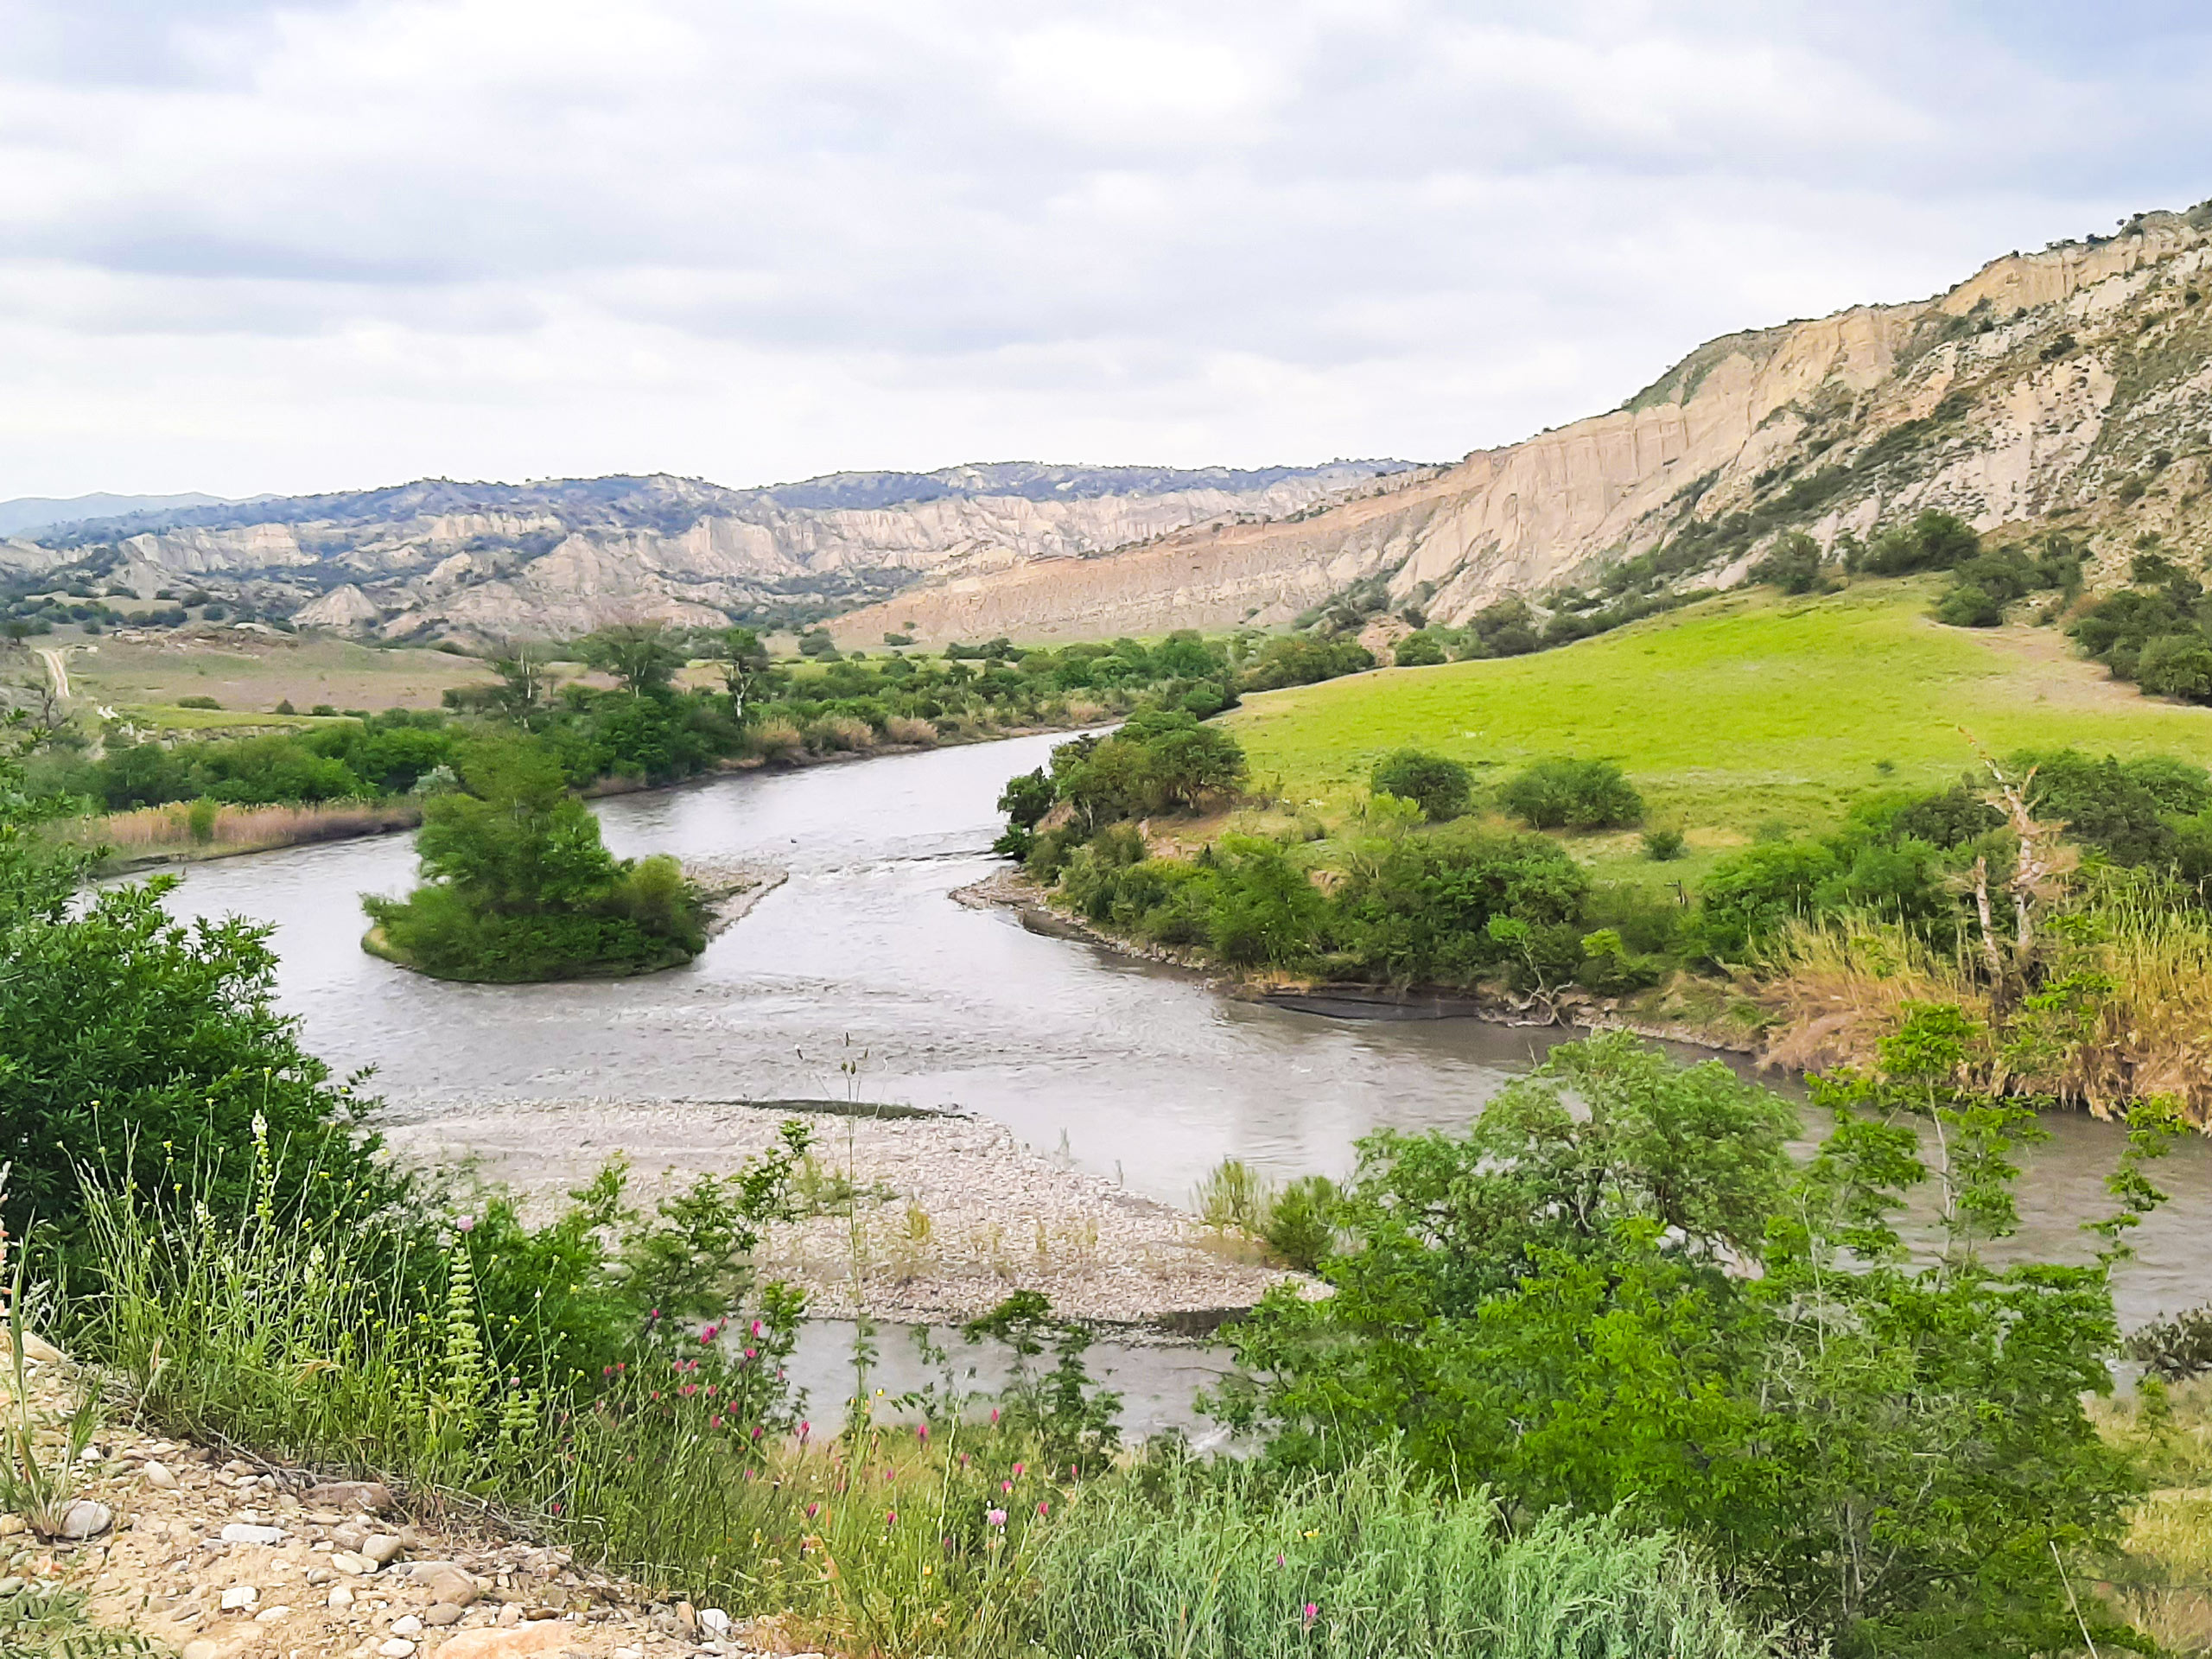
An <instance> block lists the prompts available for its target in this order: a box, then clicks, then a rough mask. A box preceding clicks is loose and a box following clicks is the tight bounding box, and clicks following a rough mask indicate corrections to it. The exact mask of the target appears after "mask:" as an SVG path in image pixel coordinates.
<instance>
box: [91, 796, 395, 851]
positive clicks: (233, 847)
mask: <svg viewBox="0 0 2212 1659" xmlns="http://www.w3.org/2000/svg"><path fill="white" fill-rule="evenodd" d="M422 821H423V809H422V806H421V804H420V803H418V802H416V801H411V800H394V801H325V802H318V803H315V804H307V805H301V804H275V805H269V806H232V805H229V804H224V803H221V802H216V801H207V800H199V801H173V802H171V803H169V804H168V805H166V806H144V807H140V808H138V809H137V810H134V811H129V812H111V813H108V814H106V815H105V816H104V817H88V818H79V819H75V820H73V821H72V822H71V823H69V824H68V826H67V828H66V829H65V830H64V833H65V835H66V836H67V838H68V839H69V840H71V841H72V842H75V843H76V844H78V845H79V846H85V847H96V848H101V849H105V850H106V851H107V852H108V853H109V854H110V855H111V856H114V857H117V858H143V857H148V856H150V855H156V854H161V853H179V852H181V853H188V854H195V855H200V856H207V855H213V854H218V853H245V852H260V851H264V850H266V849H270V848H274V847H295V846H300V845H302V844H304V843H307V842H318V841H345V840H349V839H351V838H353V836H374V835H382V834H384V833H385V831H387V830H392V829H411V828H413V827H414V826H415V825H416V824H418V823H421V822H422Z"/></svg>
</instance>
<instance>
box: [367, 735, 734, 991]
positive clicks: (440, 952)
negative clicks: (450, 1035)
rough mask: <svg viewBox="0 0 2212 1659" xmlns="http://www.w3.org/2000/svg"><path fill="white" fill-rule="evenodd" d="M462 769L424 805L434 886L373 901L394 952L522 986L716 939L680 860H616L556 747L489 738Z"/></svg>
mask: <svg viewBox="0 0 2212 1659" xmlns="http://www.w3.org/2000/svg"><path fill="white" fill-rule="evenodd" d="M458 771H459V775H460V779H461V784H462V785H463V787H462V788H461V790H459V791H454V792H453V793H451V794H446V795H440V796H437V797H435V798H433V799H432V800H431V801H430V803H429V805H428V806H427V807H426V808H425V810H424V813H423V829H422V832H421V834H420V835H419V836H417V837H416V852H417V854H418V855H419V856H420V858H421V861H422V874H423V878H424V885H423V886H422V887H417V888H416V890H415V892H414V893H411V894H410V896H409V897H408V898H407V899H404V900H394V899H378V898H370V899H365V900H364V901H363V902H364V905H365V908H366V909H367V911H368V913H369V916H370V918H371V919H372V921H373V922H374V923H375V924H376V928H377V931H378V934H379V935H380V936H381V938H382V941H383V948H384V949H385V950H386V951H388V952H389V953H390V954H391V955H392V956H394V957H397V959H398V960H400V961H402V962H404V963H407V964H408V965H409V966H410V967H414V968H418V969H421V970H422V971H423V972H424V973H428V974H432V975H435V976H437V977H439V978H442V979H465V980H487V981H498V982H514V981H524V980H542V979H563V978H574V977H576V976H581V975H586V974H594V973H634V972H640V971H644V970H647V969H655V968H664V967H668V966H670V965H671V964H672V963H677V962H683V961H688V960H689V959H690V958H691V957H696V956H697V955H698V954H699V952H700V951H701V950H703V949H704V948H705V946H706V936H705V933H704V931H703V927H702V915H701V912H700V907H699V906H698V903H697V901H696V899H695V898H694V897H693V895H692V893H691V892H690V888H689V887H688V886H687V884H686V883H685V881H684V880H683V872H682V870H681V869H680V868H678V867H677V863H676V861H675V860H674V859H671V858H667V857H656V858H648V859H645V860H642V861H635V862H632V861H617V860H615V859H614V858H613V855H610V854H609V853H608V852H607V849H606V848H605V846H604V845H602V844H601V841H600V834H599V820H598V819H597V818H596V817H593V816H592V812H591V810H590V809H589V808H588V807H587V806H586V805H585V804H583V803H582V801H580V800H577V799H576V798H574V797H573V796H571V795H570V794H569V792H568V789H567V785H566V782H565V780H564V779H563V776H562V773H561V771H560V767H559V765H558V763H557V762H556V760H554V758H553V755H552V753H551V751H550V749H549V748H547V747H545V746H543V745H542V744H540V743H537V742H536V741H532V740H530V739H523V738H517V739H510V740H507V741H503V742H499V741H494V742H484V743H479V744H477V745H475V746H474V747H471V748H469V749H468V750H467V751H465V752H464V753H462V755H461V757H460V766H459V767H458Z"/></svg>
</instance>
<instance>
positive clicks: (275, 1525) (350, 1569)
mask: <svg viewBox="0 0 2212 1659" xmlns="http://www.w3.org/2000/svg"><path fill="white" fill-rule="evenodd" d="M67 1370H68V1368H67V1364H66V1363H65V1362H60V1361H58V1360H51V1359H49V1360H44V1361H33V1362H31V1363H30V1365H29V1371H30V1380H31V1387H32V1393H33V1399H34V1403H35V1405H37V1406H39V1407H41V1408H44V1409H47V1410H50V1411H56V1412H58V1411H61V1410H65V1409H67V1407H68V1405H69V1403H70V1402H71V1400H72V1399H73V1387H72V1385H71V1383H70V1381H69V1378H68V1376H67ZM97 1450H98V1452H99V1454H100V1455H99V1460H98V1461H96V1462H93V1463H89V1464H88V1465H86V1478H85V1485H84V1496H83V1497H81V1498H80V1499H79V1503H78V1505H77V1508H78V1509H79V1510H97V1511H98V1516H87V1517H86V1518H87V1519H88V1520H91V1519H99V1520H102V1521H104V1522H105V1524H104V1525H102V1526H100V1527H99V1529H98V1531H97V1533H96V1534H95V1535H92V1536H90V1537H89V1538H87V1539H86V1540H84V1541H72V1540H69V1539H60V1540H55V1541H51V1542H45V1541H40V1540H39V1539H38V1538H37V1537H36V1536H35V1535H34V1534H32V1533H30V1532H29V1530H27V1529H25V1528H24V1526H23V1523H22V1518H21V1517H20V1516H12V1515H6V1516H0V1567H4V1571H5V1573H6V1574H7V1575H8V1576H9V1577H11V1578H20V1579H27V1580H37V1581H47V1582H53V1581H57V1580H59V1581H62V1582H66V1583H73V1584H75V1585H77V1586H80V1587H82V1588H83V1589H85V1590H86V1592H87V1593H88V1599H87V1603H86V1606H87V1611H89V1612H90V1614H91V1615H92V1618H94V1619H95V1620H96V1621H97V1622H98V1623H99V1624H103V1625H106V1626H109V1627H111V1628H127V1629H130V1630H136V1631H137V1632H138V1633H139V1634H141V1635H143V1636H145V1637H151V1638H152V1639H153V1640H154V1641H156V1642H157V1643H160V1644H161V1645H162V1649H165V1650H167V1651H168V1652H171V1653H174V1654H176V1655H179V1656H181V1659H309V1656H314V1659H323V1656H346V1659H370V1656H378V1659H520V1656H524V1655H532V1654H544V1655H553V1656H558V1655H574V1656H580V1659H675V1656H678V1655H714V1656H717V1659H742V1656H748V1655H752V1654H753V1653H755V1652H756V1651H758V1649H755V1648H754V1647H753V1646H752V1645H751V1644H750V1643H747V1640H746V1639H745V1636H746V1632H747V1626H744V1625H742V1624H737V1623H734V1622H733V1621H731V1620H729V1619H728V1618H726V1617H724V1616H723V1615H722V1614H721V1612H720V1611H719V1610H715V1609H708V1610H702V1611H694V1610H693V1609H692V1608H691V1607H690V1605H684V1604H677V1605H671V1604H667V1603H656V1602H653V1601H652V1600H651V1599H649V1598H648V1597H647V1596H646V1595H645V1593H643V1592H640V1591H639V1590H637V1589H636V1588H635V1587H633V1586H628V1585H625V1584H622V1583H620V1582H618V1581H616V1580H610V1579H607V1578H606V1577H604V1576H602V1575H600V1574H597V1573H590V1572H588V1571H586V1570H583V1569H582V1568H580V1567H577V1566H576V1564H575V1561H574V1560H573V1559H572V1558H571V1557H570V1555H569V1554H568V1552H566V1551H565V1550H563V1549H558V1548H549V1547H546V1546H544V1545H542V1544H539V1543H537V1542H534V1541H530V1540H527V1539H521V1538H515V1537H511V1536H505V1535H499V1534H498V1533H495V1532H492V1531H488V1530H485V1529H481V1528H480V1527H475V1528H470V1527H465V1526H463V1525H461V1524H460V1523H459V1522H454V1523H453V1524H445V1523H442V1522H440V1521H439V1520H438V1519H436V1518H435V1516H432V1515H430V1514H429V1512H427V1511H424V1512H420V1513H410V1510H409V1509H408V1508H407V1506H406V1505H405V1504H404V1503H401V1502H399V1501H398V1500H397V1499H396V1498H395V1497H394V1495H393V1494H392V1493H391V1491H388V1490H386V1489H385V1487H384V1486H383V1485H381V1484H378V1483H374V1482H344V1483H336V1484H321V1483H318V1482H317V1481H316V1479H315V1478H314V1477H313V1476H312V1475H310V1474H308V1473H307V1472H305V1471H299V1470H288V1469H283V1468H277V1467H274V1466H271V1465H264V1464H261V1463H257V1462H251V1461H247V1460H245V1459H233V1458H231V1457H230V1456H229V1455H228V1454H227V1453H226V1452H219V1451H216V1450H213V1449H210V1448H208V1447H205V1446H195V1445H192V1444H190V1443H188V1442H185V1441H180V1440H164V1439H162V1438H160V1437H159V1436H156V1435H152V1434H141V1433H136V1432H134V1431H132V1430H130V1429H129V1428H128V1427H120V1426H118V1427H116V1428H115V1429H114V1430H112V1431H111V1433H108V1434H106V1435H104V1436H103V1437H102V1439H101V1440H99V1442H98V1446H97ZM758 1639H761V1640H763V1641H765V1637H763V1638H758ZM6 1646H7V1644H6V1639H5V1637H4V1636H0V1650H5V1649H6ZM771 1650H774V1651H788V1650H789V1644H788V1643H780V1642H779V1643H773V1644H772V1647H771Z"/></svg>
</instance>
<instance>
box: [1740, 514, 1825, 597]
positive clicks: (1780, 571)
mask: <svg viewBox="0 0 2212 1659" xmlns="http://www.w3.org/2000/svg"><path fill="white" fill-rule="evenodd" d="M1751 580H1752V581H1753V582H1765V583H1767V584H1769V585H1770V586H1771V587H1776V588H1781V589H1782V591H1783V593H1785V594H1809V593H1811V592H1812V591H1813V590H1814V589H1815V588H1818V587H1819V586H1820V585H1821V544H1820V543H1818V542H1816V541H1815V540H1814V539H1813V538H1812V537H1809V536H1808V535H1807V534H1805V532H1804V531H1802V530H1793V531H1789V532H1788V533H1786V534H1784V535H1782V536H1778V537H1776V538H1775V543H1774V545H1773V546H1772V547H1771V548H1770V549H1768V550H1767V553H1766V556H1765V557H1764V558H1762V559H1761V560H1760V561H1759V562H1758V563H1757V564H1755V565H1753V566H1752V567H1751Z"/></svg>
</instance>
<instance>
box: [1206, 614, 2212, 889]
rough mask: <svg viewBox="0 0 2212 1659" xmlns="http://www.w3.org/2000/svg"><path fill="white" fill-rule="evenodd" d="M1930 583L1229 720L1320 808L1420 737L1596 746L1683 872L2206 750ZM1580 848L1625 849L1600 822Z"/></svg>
mask: <svg viewBox="0 0 2212 1659" xmlns="http://www.w3.org/2000/svg"><path fill="white" fill-rule="evenodd" d="M1931 593H1932V589H1931V588H1930V587H1929V583H1928V582H1927V581H1926V580H1925V579H1923V580H1921V581H1905V582H1863V583H1859V584H1857V585H1854V586H1853V587H1852V588H1849V589H1848V590H1847V591H1846V592H1844V593H1841V594H1831V595H1826V596H1821V597H1815V598H1805V599H1788V598H1784V597H1783V596H1782V595H1780V594H1777V593H1775V592H1773V591H1772V590H1771V589H1766V588H1760V589H1755V590H1747V591H1743V592H1738V593H1732V594H1725V595H1722V596H1719V597H1717V598H1715V599H1713V600H1711V601H1707V602H1705V603H1703V604H1700V605H1696V606H1694V607H1689V608H1688V609H1684V610H1681V611H1676V612H1674V613H1670V614H1669V615H1666V616H1662V617H1655V618H1652V619H1650V620H1647V621H1644V622H1641V623H1637V624H1635V625H1634V626H1630V627H1626V628H1623V629H1621V630H1619V631H1618V632H1613V633H1610V634H1605V635H1602V636H1600V637H1599V638H1597V639H1588V640H1585V641H1583V642H1581V643H1580V644H1577V645H1568V646H1566V647H1564V648H1561V649H1560V650H1556V651H1549V652H1541V653H1539V654H1537V655H1535V656H1529V657H1514V658H1497V659H1491V660H1486V661H1479V662H1468V663H1453V664H1447V665H1445V666H1441V667H1435V668H1409V669H1384V670H1380V671H1376V672H1374V673H1370V674H1362V675H1357V676H1355V677H1351V678H1347V679H1340V680H1332V681H1327V682H1325V683H1321V684H1319V685H1310V686H1301V687H1297V688H1295V689H1293V690H1284V691H1277V692H1269V693H1263V694H1260V695H1257V696H1251V697H1249V698H1248V699H1247V700H1246V701H1245V703H1244V705H1243V708H1242V709H1238V710H1237V711H1236V713H1234V714H1233V715H1229V716H1228V717H1227V721H1228V723H1229V725H1230V728H1231V729H1232V730H1234V731H1235V733H1236V736H1237V737H1238V738H1239V739H1240V740H1242V741H1243V744H1244V746H1245V749H1246V753H1248V755H1249V758H1250V762H1251V774H1252V779H1253V782H1254V784H1255V786H1256V787H1257V788H1259V789H1261V790H1262V791H1267V792H1268V793H1270V794H1273V795H1276V796H1278V797H1280V798H1282V799H1283V800H1285V801H1286V802H1287V803H1288V804H1291V805H1292V806H1294V807H1296V808H1300V809H1312V808H1315V807H1318V808H1319V810H1321V811H1322V812H1323V813H1324V814H1325V815H1330V814H1333V813H1336V812H1340V811H1343V810H1345V809H1348V808H1350V807H1351V806H1352V805H1353V804H1356V803H1357V800H1358V799H1359V798H1360V796H1361V794H1362V793H1363V791H1364V790H1365V788H1366V782H1367V776H1368V772H1369V770H1370V768H1371V767H1372V766H1373V765H1374V763H1375V762H1376V760H1377V759H1379V758H1380V757H1381V756H1383V755H1384V754H1386V753H1389V752H1390V751H1391V750H1393V749H1396V748H1401V747H1419V748H1423V749H1427V750H1430V751H1432V752H1433V753H1440V754H1445V755H1448V756H1450V757H1451V758H1452V759H1453V760H1459V761H1462V762H1465V764H1467V765H1469V766H1473V767H1476V768H1478V771H1477V773H1476V775H1477V777H1478V779H1480V780H1482V781H1483V782H1485V783H1496V782H1497V781H1499V780H1501V779H1503V778H1504V777H1505V776H1506V775H1508V773H1510V772H1511V771H1512V770H1513V769H1514V768H1516V767H1517V766H1521V765H1523V764H1525V763H1526V762H1528V761H1530V760H1536V759H1539V758H1541V757H1543V756H1546V755H1573V756H1578V757H1585V758H1601V759H1606V760H1614V761H1617V762H1618V763H1619V765H1620V766H1622V767H1623V768H1624V770H1625V771H1626V772H1628V773H1629V775H1630V778H1631V779H1633V780H1634V781H1635V783H1636V785H1637V788H1638V789H1640V790H1641V791H1643V795H1644V798H1645V800H1646V802H1647V803H1648V804H1649V819H1648V822H1649V823H1655V824H1669V825H1674V826H1677V827H1680V828H1681V829H1684V830H1685V831H1686V832H1687V833H1688V837H1689V842H1690V847H1691V849H1692V854H1693V856H1692V857H1691V859H1689V860H1688V861H1686V862H1683V863H1676V864H1672V865H1668V866H1665V867H1655V868H1664V870H1665V872H1666V874H1668V875H1669V877H1670V878H1674V877H1682V876H1688V875H1690V874H1694V873H1695V872H1696V871H1697V870H1698V869H1699V868H1700V866H1701V865H1702V864H1703V863H1704V862H1705V861H1707V859H1709V858H1710V856H1711V855H1713V854H1715V853H1717V852H1719V851H1720V850H1722V849H1726V848H1728V847H1731V846H1735V845H1739V844H1741V843H1743V842H1745V841H1748V840H1751V839H1752V838H1753V837H1754V836H1757V835H1758V833H1759V832H1760V831H1761V830H1762V829H1768V828H1769V827H1770V826H1787V827H1788V828H1789V829H1793V830H1801V829H1818V828H1820V827H1821V826H1824V825H1826V824H1828V823H1833V822H1834V820H1835V818H1836V817H1838V815H1839V814H1840V813H1841V812H1842V811H1843V810H1844V809H1845V808H1846V807H1847V805H1848V804H1850V803H1851V801H1852V800H1853V798H1856V797H1858V796H1859V795H1862V794H1865V793H1866V792H1868V791H1875V790H1880V789H1887V788H1897V787H1927V786H1930V785H1943V784H1946V783H1948V782H1950V781H1951V780H1953V779H1956V778H1958V777H1959V776H1961V774H1962V773H1964V772H1967V771H1968V770H1969V769H1970V768H1972V767H1974V766H1975V764H1976V758H1975V750H1974V745H1975V744H1976V743H1977V742H1978V743H1980V745H1981V746H1982V747H1985V748H1986V749H1987V750H1989V751H1990V752H1991V753H1994V754H1997V755H1999V756H2002V755H2005V754H2009V753H2014V752H2017V751H2018V750H2021V749H2025V748H2037V747H2064V746H2071V747H2077V748H2081V749H2083V750H2087V751H2089V752H2091V753H2098V754H2103V753H2113V754H2118V755H2120V756H2123V757H2126V756H2132V755H2137V754H2144V753H2171V754H2177V755H2185V756H2188V757H2190V758H2192V759H2195V760H2199V761H2202V762H2212V709H2198V708H2191V707H2188V706H2185V705H2183V704H2178V703H2168V702H2158V701H2154V700H2152V699H2147V698H2145V697H2143V696H2139V694H2138V693H2137V692H2136V691H2135V690H2134V688H2133V687H2132V686H2127V685H2124V684H2120V683H2116V682H2113V681H2111V680H2109V679H2107V677H2106V676H2105V673H2104V671H2103V670H2102V669H2101V668H2100V667H2098V666H2097V665H2096V664H2092V663H2086V662H2082V661H2081V660H2079V659H2077V658H2075V656H2074V655H2073V653H2072V651H2071V648H2070V646H2069V644H2068V642H2067V641H2066V640H2065V639H2063V636H2062V635H2060V634H2059V633H2058V632H2057V631H2056V630H2055V629H2052V628H2039V629H2037V628H2012V629H2004V630H1990V631H1976V630H1971V629H1964V628H1950V627H1945V626H1942V625H1940V624H1938V623H1936V622H1934V621H1932V620H1929V617H1928V615H1927V610H1928V605H1929V599H1930V597H1931ZM1587 839H1588V840H1589V841H1590V842H1592V843H1593V844H1591V845H1589V846H1587V847H1586V849H1585V852H1586V855H1590V856H1594V857H1598V858H1601V859H1607V860H1610V859H1611V858H1612V857H1617V856H1623V855H1630V854H1631V853H1632V849H1633V848H1634V846H1635V843H1636V837H1635V836H1632V835H1630V836H1618V835H1617V836H1593V837H1589V838H1587Z"/></svg>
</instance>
